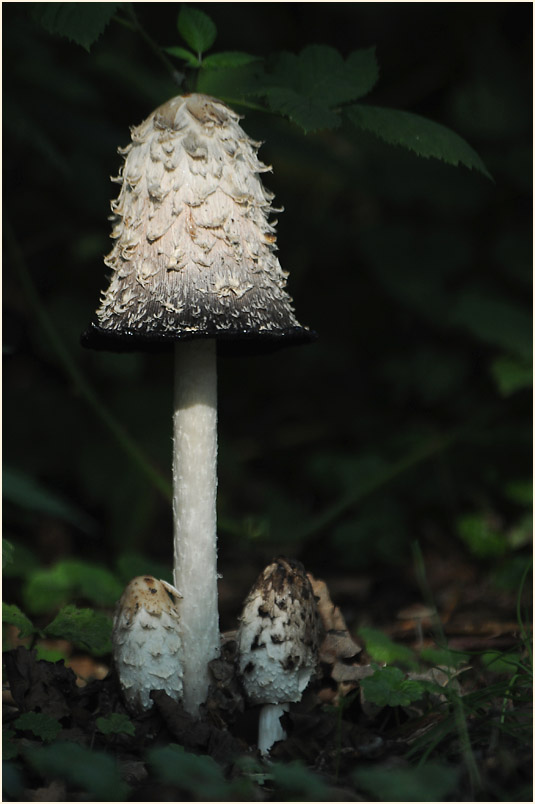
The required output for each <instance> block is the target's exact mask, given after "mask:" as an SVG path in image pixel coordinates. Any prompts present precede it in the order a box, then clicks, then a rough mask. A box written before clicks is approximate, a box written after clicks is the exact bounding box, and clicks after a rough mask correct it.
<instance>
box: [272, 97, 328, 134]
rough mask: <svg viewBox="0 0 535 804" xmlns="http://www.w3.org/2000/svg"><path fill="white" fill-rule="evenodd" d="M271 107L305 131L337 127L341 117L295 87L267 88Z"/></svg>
mask: <svg viewBox="0 0 535 804" xmlns="http://www.w3.org/2000/svg"><path fill="white" fill-rule="evenodd" d="M265 95H266V97H267V100H268V103H269V106H270V109H271V110H272V111H273V112H278V113H280V114H282V115H284V116H285V117H288V118H289V119H290V120H291V121H292V122H293V123H297V125H299V126H301V128H302V129H303V130H304V131H305V132H307V133H308V132H311V131H318V130H320V129H325V128H336V127H337V126H338V125H339V124H340V117H339V115H338V114H336V112H333V111H331V110H330V109H329V108H328V107H327V106H325V105H324V104H322V103H320V102H318V101H316V100H315V99H314V98H311V97H307V96H305V95H300V94H298V93H297V92H295V90H293V89H288V88H285V87H273V88H271V89H268V90H266V92H265Z"/></svg>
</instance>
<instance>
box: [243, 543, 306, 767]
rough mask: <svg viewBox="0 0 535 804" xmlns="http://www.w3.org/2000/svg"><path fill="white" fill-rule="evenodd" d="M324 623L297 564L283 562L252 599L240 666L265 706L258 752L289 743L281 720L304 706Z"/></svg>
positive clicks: (269, 571)
mask: <svg viewBox="0 0 535 804" xmlns="http://www.w3.org/2000/svg"><path fill="white" fill-rule="evenodd" d="M320 633H321V627H320V619H319V614H318V609H317V605H316V599H315V597H314V593H313V590H312V587H311V584H310V581H309V579H308V577H307V575H306V573H305V571H304V569H303V567H302V565H301V564H300V563H299V562H297V561H288V560H287V559H285V558H282V557H281V558H277V559H276V560H275V561H273V562H272V563H271V564H270V565H269V566H268V567H266V569H265V570H264V571H263V572H262V573H261V575H260V576H259V578H258V579H257V581H256V583H255V584H254V586H253V588H252V589H251V591H250V592H249V595H248V596H247V598H246V600H245V603H244V607H243V612H242V614H241V617H240V627H239V629H238V635H237V643H238V653H239V659H238V665H239V672H240V675H241V679H242V683H243V686H244V689H245V692H246V695H247V698H248V700H249V702H250V703H252V704H260V705H262V709H261V711H260V719H259V729H258V748H259V750H260V752H261V753H262V754H267V753H268V752H269V751H270V749H271V747H272V745H273V743H274V742H276V741H278V740H282V739H284V738H285V736H286V734H285V732H284V729H283V728H282V726H281V724H280V717H281V716H282V714H283V712H285V711H287V710H288V708H289V704H290V703H292V702H296V701H300V700H301V697H302V695H303V692H304V690H305V689H306V688H307V686H308V684H309V683H310V681H311V679H312V678H313V676H314V675H315V673H316V671H317V668H318V664H319V642H320Z"/></svg>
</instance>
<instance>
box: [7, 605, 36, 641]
mask: <svg viewBox="0 0 535 804" xmlns="http://www.w3.org/2000/svg"><path fill="white" fill-rule="evenodd" d="M2 622H3V623H7V624H8V625H14V626H15V628H18V629H19V632H20V636H21V637H22V638H23V639H24V637H28V636H31V635H32V634H35V633H36V631H37V628H35V626H34V625H33V624H32V623H31V622H30V620H29V619H28V618H27V617H26V615H25V614H24V613H23V612H22V611H21V610H20V609H19V607H18V606H15V605H12V604H8V603H2Z"/></svg>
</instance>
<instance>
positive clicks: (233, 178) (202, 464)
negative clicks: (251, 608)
mask: <svg viewBox="0 0 535 804" xmlns="http://www.w3.org/2000/svg"><path fill="white" fill-rule="evenodd" d="M238 120H239V116H238V115H237V114H236V112H234V111H233V110H232V109H230V108H229V107H228V106H226V105H225V104H224V103H222V102H221V101H219V100H216V99H215V98H210V97H208V96H206V95H199V94H190V95H182V96H180V97H176V98H173V99H171V100H170V101H168V102H167V103H164V104H163V105H162V106H160V107H159V108H158V109H156V111H154V112H153V113H152V114H151V115H149V117H148V118H147V119H146V120H145V121H144V122H143V123H141V125H139V126H137V127H134V128H133V129H132V131H131V133H132V142H131V143H130V144H129V145H128V146H127V147H126V148H124V149H122V150H121V153H122V154H123V155H124V158H125V159H124V165H123V167H122V170H121V171H120V173H119V176H118V177H117V178H116V179H115V181H117V182H118V183H119V184H120V185H121V190H120V193H119V196H118V198H117V199H116V200H115V201H113V202H112V212H113V216H112V220H113V222H114V228H113V231H112V235H111V236H112V238H113V239H114V240H115V245H114V247H113V249H112V251H111V253H110V254H109V255H108V257H107V258H106V260H105V262H106V264H107V265H108V267H109V268H111V280H110V284H109V287H108V289H107V290H106V291H105V292H104V293H103V295H102V300H101V305H100V307H99V309H98V310H97V320H96V321H95V322H93V323H92V324H91V325H90V327H89V328H88V329H87V331H86V332H85V333H84V334H83V336H82V343H83V345H84V346H87V347H92V348H96V349H108V350H111V351H132V350H149V351H158V350H164V349H167V348H170V347H172V346H173V345H174V351H175V372H174V377H175V379H174V383H175V393H174V411H173V522H174V584H175V586H176V587H177V588H179V589H180V590H181V592H182V594H183V600H182V601H181V605H180V637H181V640H182V643H183V646H184V651H183V654H184V664H183V674H184V699H183V700H184V707H185V708H186V710H187V711H188V712H189V713H190V714H192V715H196V714H198V713H199V707H200V706H201V705H202V704H203V703H204V702H205V701H206V696H207V693H208V688H209V684H210V676H209V669H208V668H209V663H210V662H211V661H212V660H213V659H215V658H216V657H217V656H218V654H219V650H220V637H219V619H218V612H217V519H216V493H217V468H216V466H217V369H216V351H221V352H225V353H242V352H245V353H251V352H252V353H254V352H266V351H272V350H273V349H276V348H279V347H280V346H287V345H291V344H296V343H305V342H307V341H310V340H312V339H313V338H314V333H312V332H311V331H310V330H309V329H307V328H306V327H302V326H301V325H300V324H299V322H298V321H297V319H296V317H295V314H294V312H293V309H292V306H291V299H290V297H289V296H288V294H287V293H286V291H285V285H286V277H287V274H285V273H284V272H283V270H282V268H281V266H280V264H279V261H278V259H277V257H276V254H275V250H276V247H275V234H274V233H275V226H274V224H273V223H270V222H269V220H268V218H269V216H270V214H271V213H272V212H273V211H274V210H273V207H272V205H271V201H272V199H273V196H272V194H271V193H269V192H268V191H267V190H266V189H265V188H264V187H263V185H262V182H261V181H260V177H259V176H260V174H261V173H262V172H265V171H266V170H269V168H267V167H266V166H265V165H263V164H262V163H261V162H260V161H259V159H258V157H257V155H256V152H257V150H258V147H259V143H255V142H253V140H251V139H250V138H249V137H248V136H247V134H245V132H244V131H243V129H242V128H241V127H240V125H239V123H238Z"/></svg>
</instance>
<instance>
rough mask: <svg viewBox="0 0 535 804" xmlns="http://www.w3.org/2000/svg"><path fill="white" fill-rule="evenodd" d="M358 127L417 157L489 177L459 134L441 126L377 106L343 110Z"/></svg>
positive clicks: (354, 107)
mask: <svg viewBox="0 0 535 804" xmlns="http://www.w3.org/2000/svg"><path fill="white" fill-rule="evenodd" d="M344 111H345V112H346V114H347V116H348V118H349V119H350V121H351V122H352V123H353V124H354V125H355V126H357V128H361V129H364V130H365V131H369V132H371V133H372V134H375V135H376V136H378V137H380V138H381V139H383V140H384V141H385V142H388V143H389V144H390V145H401V146H402V147H403V148H408V149H409V150H411V151H414V153H415V154H417V155H418V156H422V157H425V158H430V157H433V158H434V159H441V160H442V161H443V162H446V163H447V164H449V165H454V166H457V165H465V167H468V168H471V169H472V168H473V169H475V170H479V171H480V172H481V173H483V175H484V176H486V177H487V178H488V179H491V181H492V176H491V175H490V173H489V172H488V170H487V168H486V167H485V165H484V163H483V161H482V159H481V158H480V157H479V156H478V154H477V153H476V152H475V151H474V149H473V148H472V147H471V146H470V145H468V143H467V142H466V141H465V140H463V139H462V137H460V136H459V135H458V134H456V133H455V132H454V131H451V129H449V128H446V126H443V125H441V124H440V123H435V122H434V121H432V120H427V119H426V118H425V117H420V115H416V114H412V112H405V111H402V110H400V109H384V108H380V107H378V106H361V105H360V104H359V105H355V106H349V107H347V108H346V109H345V110H344Z"/></svg>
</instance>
